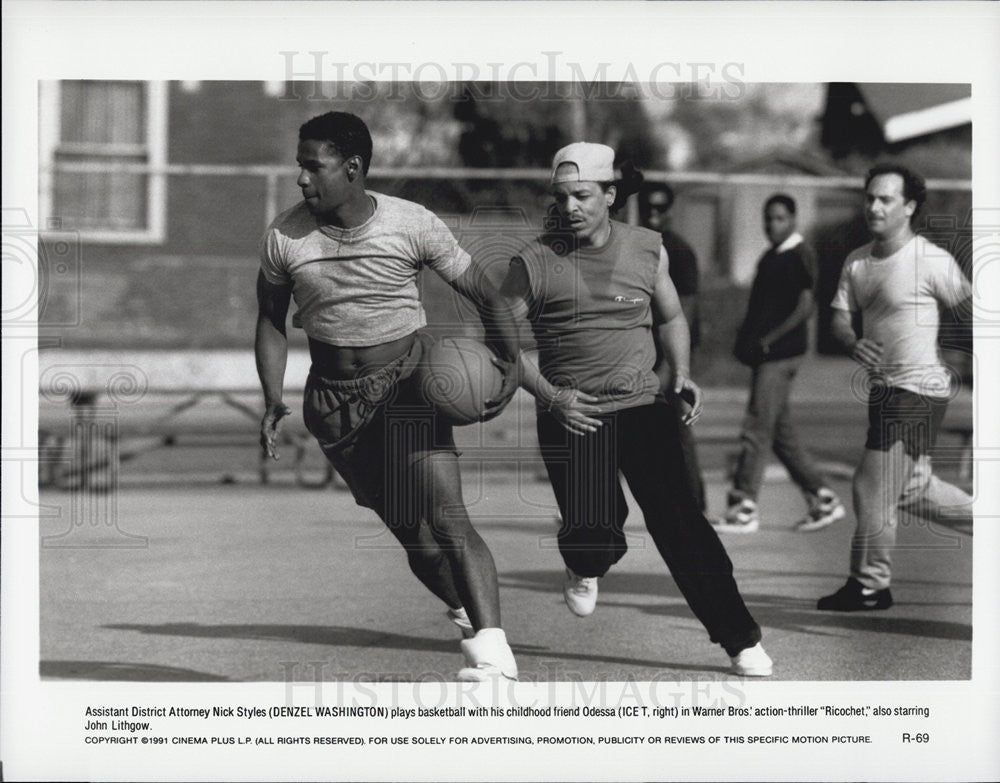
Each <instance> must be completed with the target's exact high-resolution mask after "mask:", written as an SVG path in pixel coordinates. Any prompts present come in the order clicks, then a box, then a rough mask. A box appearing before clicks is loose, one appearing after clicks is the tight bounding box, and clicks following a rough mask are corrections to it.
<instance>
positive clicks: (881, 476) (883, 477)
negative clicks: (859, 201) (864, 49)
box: [817, 164, 971, 612]
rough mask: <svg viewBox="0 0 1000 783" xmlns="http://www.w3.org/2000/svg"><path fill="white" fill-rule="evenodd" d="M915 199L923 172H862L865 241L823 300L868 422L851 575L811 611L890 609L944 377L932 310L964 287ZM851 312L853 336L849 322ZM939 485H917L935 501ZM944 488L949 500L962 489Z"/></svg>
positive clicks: (943, 400)
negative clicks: (903, 505)
mask: <svg viewBox="0 0 1000 783" xmlns="http://www.w3.org/2000/svg"><path fill="white" fill-rule="evenodd" d="M925 197H926V187H925V185H924V181H923V178H922V177H920V176H919V175H918V174H915V173H914V172H912V171H910V170H909V169H907V168H905V167H903V166H897V165H892V164H884V165H881V166H876V167H875V168H873V169H872V170H871V171H869V172H868V177H867V179H866V181H865V220H866V221H867V223H868V228H869V230H870V231H871V234H872V237H873V241H872V242H871V243H869V244H867V245H864V246H863V247H860V248H858V249H857V250H855V251H854V252H853V253H851V254H850V255H849V256H848V257H847V261H846V263H845V264H844V269H843V272H842V273H841V277H840V285H839V287H838V289H837V294H836V296H835V297H834V299H833V302H832V306H833V314H834V315H833V324H832V328H833V336H834V337H835V338H836V339H837V340H838V341H839V342H840V343H841V344H842V345H843V346H844V348H845V350H846V351H847V352H848V353H850V354H851V355H852V356H853V357H854V359H855V360H856V361H857V362H859V363H860V364H861V365H862V366H863V367H865V368H866V369H867V371H868V379H869V386H870V394H869V401H868V421H869V427H868V436H867V440H866V442H865V452H864V456H863V457H862V458H861V464H860V466H859V467H858V469H857V471H856V472H855V475H854V512H855V516H856V517H857V530H856V531H855V534H854V537H853V539H852V541H851V564H850V574H851V575H850V577H849V578H848V580H847V583H846V584H845V585H844V586H843V587H841V588H840V589H839V590H838V591H837V592H835V593H832V594H831V595H828V596H825V597H823V598H821V599H820V600H819V602H818V603H817V608H818V609H822V610H827V611H836V612H850V611H858V610H865V609H888V608H889V607H890V606H892V603H893V600H892V593H891V592H890V589H889V582H890V579H891V566H890V555H891V552H892V549H893V548H894V547H895V542H896V522H897V504H898V503H899V501H900V500H901V499H905V493H906V492H908V491H909V492H912V488H911V487H908V484H909V483H910V482H911V481H912V479H913V476H914V471H915V468H916V467H917V466H918V465H920V464H921V463H923V464H924V466H926V460H927V459H928V452H929V450H930V449H931V447H932V446H933V445H934V440H935V437H936V435H937V431H938V429H939V427H940V425H941V420H942V418H943V417H944V412H945V408H946V407H947V404H948V399H949V397H950V393H951V377H950V373H949V372H948V371H947V368H945V367H944V366H943V364H942V363H941V359H940V356H939V354H938V346H937V337H938V325H939V306H945V307H954V306H956V305H958V304H960V303H962V302H964V301H965V300H967V299H968V298H969V296H970V295H971V286H970V285H969V281H968V280H967V279H966V278H965V276H964V275H963V274H962V270H961V269H960V268H959V266H958V264H957V263H956V262H955V259H954V258H952V257H951V255H950V254H949V253H948V252H947V251H945V250H943V249H941V248H939V247H937V246H935V245H932V244H931V243H930V242H928V241H926V240H925V239H924V238H923V237H920V236H917V235H916V234H915V233H914V232H913V228H912V226H911V223H912V220H913V218H914V216H915V215H916V213H917V212H918V210H919V208H920V206H921V204H922V203H923V201H924V198H925ZM857 311H860V312H861V316H862V321H863V324H862V325H863V329H864V334H863V336H861V337H859V336H858V335H857V334H856V333H855V331H854V328H853V326H852V318H851V315H852V313H854V312H857ZM923 472H924V474H925V475H924V478H925V479H926V478H927V476H926V470H925V469H924V471H923ZM942 485H943V482H936V483H925V486H926V487H927V488H928V489H932V490H934V491H935V492H936V493H937V494H938V496H939V497H940V496H941V495H942V491H941V490H942ZM944 486H947V485H944ZM950 489H952V490H954V491H953V492H951V493H949V494H950V495H951V496H952V497H961V496H963V495H964V493H962V492H961V490H959V489H958V488H957V487H952V488H950ZM966 497H967V496H966Z"/></svg>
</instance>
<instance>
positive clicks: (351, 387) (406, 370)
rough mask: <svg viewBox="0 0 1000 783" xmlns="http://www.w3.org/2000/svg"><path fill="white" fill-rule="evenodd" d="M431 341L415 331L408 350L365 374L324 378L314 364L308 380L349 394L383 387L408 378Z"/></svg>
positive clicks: (321, 386) (310, 369) (318, 385)
mask: <svg viewBox="0 0 1000 783" xmlns="http://www.w3.org/2000/svg"><path fill="white" fill-rule="evenodd" d="M430 341H431V338H430V336H429V335H427V334H425V333H423V332H417V339H415V340H414V341H413V345H411V346H410V350H408V351H407V352H406V353H404V354H403V355H402V356H399V357H397V358H395V359H393V360H392V361H391V362H389V363H388V364H386V365H383V366H382V367H379V368H378V369H377V370H375V371H374V372H370V373H368V374H367V375H360V376H358V377H356V378H326V377H324V376H323V375H321V374H320V373H319V372H317V371H316V368H315V366H313V367H310V368H309V382H310V383H311V384H312V385H313V386H315V387H319V388H323V389H329V390H330V391H333V392H338V393H343V394H351V393H357V392H363V391H371V390H372V389H383V388H385V387H388V386H389V385H391V384H393V383H396V382H397V381H400V380H403V379H404V378H408V377H409V376H410V375H411V374H412V373H413V370H414V369H416V366H417V364H418V363H419V361H420V357H421V356H423V352H424V347H425V345H426V344H427V343H429V342H430Z"/></svg>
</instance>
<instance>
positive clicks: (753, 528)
mask: <svg viewBox="0 0 1000 783" xmlns="http://www.w3.org/2000/svg"><path fill="white" fill-rule="evenodd" d="M712 527H714V528H715V532H717V533H756V532H757V530H758V528H760V512H759V511H758V510H757V504H756V503H754V501H752V500H750V498H743V499H742V500H739V501H737V502H736V503H733V504H732V505H731V506H730V507H729V508H728V509H726V513H725V516H722V517H718V518H717V519H713V520H712Z"/></svg>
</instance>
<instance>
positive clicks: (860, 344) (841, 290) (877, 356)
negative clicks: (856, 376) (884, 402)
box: [830, 256, 882, 370]
mask: <svg viewBox="0 0 1000 783" xmlns="http://www.w3.org/2000/svg"><path fill="white" fill-rule="evenodd" d="M851 259H852V256H848V258H847V262H846V263H845V264H844V268H843V269H842V270H841V272H840V282H838V283H837V293H835V294H834V295H833V301H832V302H831V303H830V308H831V310H832V311H833V318H832V320H831V322H830V334H831V336H832V337H833V339H834V340H836V341H837V343H839V344H840V347H841V348H843V349H844V353H846V354H847V355H848V356H850V357H851V358H853V359H854V361H856V362H857V363H858V364H861V365H864V366H865V367H867V368H868V369H870V370H874V369H875V368H876V367H878V364H879V362H881V361H882V344H881V343H879V342H877V341H875V340H872V339H871V338H869V337H861V338H860V339H859V338H858V335H857V333H856V332H855V331H854V323H853V319H852V315H851V314H852V312H853V311H854V310H856V309H857V308H858V304H857V301H856V300H855V298H854V289H853V284H852V283H851Z"/></svg>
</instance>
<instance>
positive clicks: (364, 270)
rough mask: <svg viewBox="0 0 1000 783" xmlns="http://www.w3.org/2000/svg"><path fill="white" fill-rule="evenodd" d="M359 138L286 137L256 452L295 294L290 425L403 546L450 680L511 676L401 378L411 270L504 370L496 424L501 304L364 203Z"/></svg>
mask: <svg viewBox="0 0 1000 783" xmlns="http://www.w3.org/2000/svg"><path fill="white" fill-rule="evenodd" d="M371 156H372V139H371V134H370V133H369V131H368V128H367V126H366V125H365V123H364V122H363V121H362V120H361V119H360V118H359V117H356V116H354V115H353V114H348V113H346V112H328V113H327V114H323V115H321V116H319V117H314V118H313V119H311V120H309V121H308V122H307V123H305V124H304V125H303V126H302V127H301V128H300V129H299V144H298V154H297V160H298V164H299V169H300V173H299V178H298V182H297V184H298V186H299V188H300V189H301V191H302V201H300V202H299V203H298V204H296V205H295V206H294V207H292V208H291V209H289V210H286V211H285V212H283V213H282V214H280V215H278V217H277V218H276V219H275V220H274V222H273V223H272V224H271V226H270V227H269V228H268V230H267V232H266V233H265V235H264V238H263V240H262V242H261V248H260V272H259V274H258V277H257V301H258V316H257V333H256V344H255V353H256V358H257V370H258V374H259V376H260V381H261V386H262V387H263V390H264V401H265V406H266V410H265V414H264V418H263V420H262V422H261V444H262V446H263V447H264V448H265V449H266V451H267V453H268V454H269V455H270V456H272V457H273V458H275V459H277V452H276V444H277V439H278V430H279V426H280V423H281V420H282V418H283V417H284V416H286V415H288V414H289V413H290V412H291V411H290V409H289V408H288V407H287V406H286V405H285V404H284V402H283V401H282V386H283V381H284V374H285V363H286V356H287V350H288V340H287V336H286V331H285V329H286V325H285V324H286V320H287V314H288V306H289V301H290V299H291V298H292V297H293V296H294V298H295V302H296V304H297V305H298V314H299V315H300V316H301V324H302V328H303V329H304V330H305V332H306V335H307V336H308V338H309V353H310V358H311V359H312V366H311V367H310V370H309V378H308V380H307V381H306V390H305V401H304V407H303V418H304V421H305V424H306V427H307V428H308V429H309V431H310V433H312V435H313V436H314V437H315V438H316V439H317V441H319V445H320V447H321V448H322V449H323V453H324V454H325V455H326V457H327V459H329V460H330V462H331V463H332V464H333V466H334V467H335V468H336V469H337V471H338V472H339V473H340V475H341V476H342V477H343V478H344V480H345V481H346V482H347V485H348V486H349V487H350V489H351V492H352V493H353V495H354V498H355V500H356V501H357V503H358V505H360V506H365V507H368V508H371V509H372V510H374V511H375V512H376V513H377V514H378V515H379V517H380V518H381V519H382V521H383V522H384V523H385V524H386V526H387V527H388V528H389V530H390V531H392V533H393V535H394V536H395V537H396V538H397V539H398V540H399V542H400V543H401V544H402V545H403V547H404V548H405V549H406V553H407V558H408V560H409V565H410V568H411V570H412V571H413V573H414V574H415V575H416V576H417V578H418V579H419V580H420V581H421V582H422V583H423V584H424V585H425V586H426V587H427V588H428V589H429V590H430V591H431V592H432V593H434V595H436V596H437V597H438V598H439V599H441V600H442V601H443V602H444V603H445V604H446V605H447V606H448V609H449V615H450V616H451V619H452V620H453V621H454V622H455V624H456V625H458V626H459V627H460V628H461V629H462V631H463V635H464V636H466V637H467V638H466V639H465V640H464V641H463V642H462V652H463V653H464V654H465V658H466V662H467V666H466V667H465V668H463V669H462V670H461V671H460V672H459V679H460V680H468V681H482V680H490V679H492V680H498V679H504V678H506V679H511V680H514V679H517V666H516V664H515V661H514V656H513V653H512V652H511V649H510V646H509V645H508V643H507V640H506V637H505V635H504V632H503V630H501V628H500V597H499V590H498V587H497V573H496V566H495V565H494V562H493V556H492V555H491V554H490V551H489V549H488V548H487V546H486V543H485V542H484V541H483V539H482V538H481V537H480V536H479V534H478V533H477V532H476V530H475V528H473V526H472V525H471V523H470V522H469V517H468V514H467V513H466V509H465V503H464V501H463V499H462V484H461V477H460V474H459V467H458V450H457V449H456V447H455V440H454V438H453V436H452V429H451V425H450V424H449V423H448V422H447V421H445V420H444V419H443V418H442V417H441V416H438V415H436V414H435V412H434V410H433V407H432V406H431V405H429V404H428V402H427V401H426V400H425V399H424V398H423V394H422V390H421V388H420V384H419V382H418V380H417V376H416V375H415V374H414V370H415V368H416V366H417V365H418V364H419V362H420V360H421V356H422V354H423V352H424V351H425V350H426V347H427V345H428V339H429V338H428V336H427V335H426V334H425V333H423V332H421V331H420V330H421V328H422V327H423V326H425V325H426V323H427V320H426V316H425V314H424V309H423V306H422V305H421V302H420V297H419V293H418V290H417V276H418V273H419V271H420V268H421V267H422V266H427V267H429V268H431V269H433V270H434V271H435V272H436V273H437V274H438V275H440V276H441V278H442V279H444V280H445V282H447V283H448V284H449V285H450V286H451V287H452V288H453V289H454V290H455V291H456V292H457V293H459V294H461V295H462V296H465V297H466V298H468V299H470V300H471V301H473V302H474V303H475V304H476V306H477V307H478V309H479V313H480V317H481V318H482V319H483V323H484V325H485V326H486V330H487V341H488V342H490V343H491V344H492V345H494V346H495V348H496V349H497V351H498V352H499V353H500V355H501V356H502V357H503V359H504V360H505V361H502V362H500V364H502V365H503V369H504V383H503V388H502V389H501V391H500V393H499V394H498V395H497V398H496V399H495V400H492V401H490V404H489V406H488V408H487V413H486V415H487V417H489V416H492V415H496V414H497V413H499V412H500V410H501V409H502V408H503V406H504V404H505V403H506V401H508V400H509V399H510V397H511V395H512V394H513V393H514V391H515V390H516V388H517V378H516V374H517V373H516V364H515V363H516V360H517V354H518V350H519V349H518V340H517V327H516V325H515V324H514V322H513V321H512V320H511V318H510V317H509V316H507V315H505V312H506V311H505V308H504V303H503V300H502V299H500V298H499V295H498V294H497V292H496V290H495V289H494V288H493V287H492V286H491V285H490V284H489V282H488V281H487V280H486V279H485V278H484V277H483V276H482V275H481V274H478V273H477V272H476V271H475V270H474V268H473V267H472V266H471V259H470V258H469V254H468V253H466V252H465V251H464V250H463V249H462V248H461V247H459V245H458V242H456V240H455V237H454V236H453V235H452V234H451V232H450V231H449V230H448V229H447V227H446V226H445V225H444V223H442V222H441V220H439V219H438V218H437V217H436V216H435V215H433V214H432V213H431V212H429V211H428V210H426V209H424V208H423V207H422V206H420V205H419V204H414V203H412V202H410V201H404V200H403V199H398V198H393V197H391V196H386V195H384V194H381V193H374V192H372V191H369V190H366V188H365V177H366V175H367V173H368V166H369V164H370V162H371Z"/></svg>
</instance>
